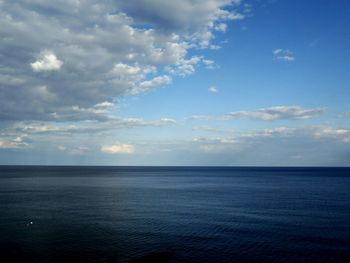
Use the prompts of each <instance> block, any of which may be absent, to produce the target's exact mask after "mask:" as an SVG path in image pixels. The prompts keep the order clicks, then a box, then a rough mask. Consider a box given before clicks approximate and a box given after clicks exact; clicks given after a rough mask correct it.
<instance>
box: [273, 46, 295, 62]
mask: <svg viewBox="0 0 350 263" xmlns="http://www.w3.org/2000/svg"><path fill="white" fill-rule="evenodd" d="M272 53H273V56H274V59H277V60H283V61H287V62H292V61H294V60H295V56H294V53H293V52H292V51H290V50H288V49H282V48H278V49H275V50H273V51H272Z"/></svg>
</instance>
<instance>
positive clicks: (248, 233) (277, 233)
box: [0, 166, 350, 263]
mask: <svg viewBox="0 0 350 263" xmlns="http://www.w3.org/2000/svg"><path fill="white" fill-rule="evenodd" d="M0 262H1V263H8V262H16V263H17V262H19V263H34V262H35V263H47V262H54V263H58V262H62V263H63V262H77V263H80V262H84V263H90V262H96V263H97V262H114V263H123V262H130V263H135V262H138V263H140V262H141V263H142V262H156V263H157V262H160V263H162V262H164V263H165V262H174V263H180V262H193V263H206V262H213V263H214V262H230V263H231V262H232V263H240V262H284V263H289V262H290V263H296V262H306V263H313V262H324V263H331V262H344V263H347V262H350V168H301V167H300V168H287V167H283V168H271V167H105V166H104V167H103V166H102V167H93V166H0Z"/></svg>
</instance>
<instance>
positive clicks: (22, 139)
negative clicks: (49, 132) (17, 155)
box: [0, 135, 29, 149]
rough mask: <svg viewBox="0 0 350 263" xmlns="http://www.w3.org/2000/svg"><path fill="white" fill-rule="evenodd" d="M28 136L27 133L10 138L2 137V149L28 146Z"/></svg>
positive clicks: (0, 142) (0, 143) (0, 139)
mask: <svg viewBox="0 0 350 263" xmlns="http://www.w3.org/2000/svg"><path fill="white" fill-rule="evenodd" d="M26 137H27V136H26V135H19V136H17V137H15V138H13V139H10V140H4V139H2V138H0V149H16V148H27V147H28V146H29V144H28V143H27V142H26Z"/></svg>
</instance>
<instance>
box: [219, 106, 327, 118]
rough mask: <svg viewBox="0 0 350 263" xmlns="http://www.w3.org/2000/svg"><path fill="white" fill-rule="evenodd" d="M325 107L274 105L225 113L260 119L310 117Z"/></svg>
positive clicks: (234, 116) (228, 116)
mask: <svg viewBox="0 0 350 263" xmlns="http://www.w3.org/2000/svg"><path fill="white" fill-rule="evenodd" d="M325 110H326V109H325V108H313V109H305V108H303V107H300V106H276V107H270V108H263V109H258V110H256V111H237V112H230V113H229V114H228V115H226V118H227V119H239V118H249V119H256V120H262V121H274V120H288V119H295V120H298V119H299V120H302V119H310V118H312V117H315V116H317V115H320V114H322V113H324V112H325Z"/></svg>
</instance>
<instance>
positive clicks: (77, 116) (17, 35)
mask: <svg viewBox="0 0 350 263" xmlns="http://www.w3.org/2000/svg"><path fill="white" fill-rule="evenodd" d="M238 3H239V1H237V0H208V1H205V2H203V1H190V0H179V1H174V2H172V1H160V0H141V1H135V0H132V1H93V0H86V1H68V0H60V1H59V2H50V1H43V0H34V1H26V0H19V1H0V24H1V27H0V37H1V44H0V54H1V57H0V100H1V101H0V120H59V121H62V120H87V119H100V120H101V119H103V117H102V116H105V115H106V114H105V113H104V112H97V111H96V110H94V108H93V107H94V105H98V104H99V103H103V102H105V101H107V102H109V103H112V102H113V99H114V98H116V97H118V96H123V95H127V94H137V93H140V92H145V91H148V90H151V89H154V88H156V87H159V86H164V85H167V84H169V83H170V82H171V79H172V76H174V75H181V76H185V75H188V74H191V73H193V72H194V70H195V66H196V64H198V63H200V62H201V61H202V60H205V59H204V58H203V57H202V56H190V55H189V51H190V50H191V49H203V48H215V46H214V44H213V43H212V40H213V38H214V32H215V31H216V30H221V31H223V29H224V28H225V26H224V25H225V22H226V21H228V20H235V19H242V18H243V16H242V15H240V14H238V13H236V12H235V11H234V7H235V6H236V5H238ZM227 7H229V9H230V11H228V9H227ZM169 10H171V12H169ZM207 61H208V60H205V62H203V63H207Z"/></svg>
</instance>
